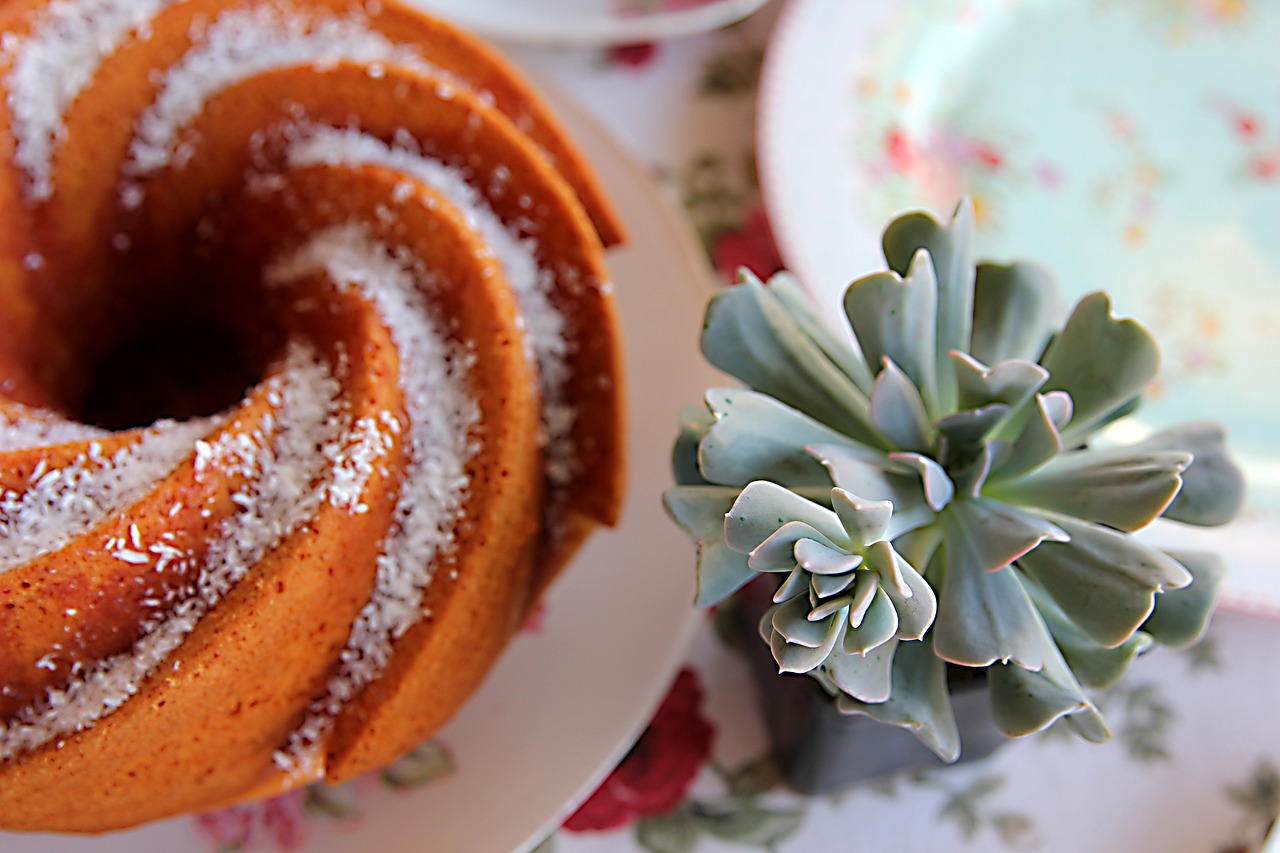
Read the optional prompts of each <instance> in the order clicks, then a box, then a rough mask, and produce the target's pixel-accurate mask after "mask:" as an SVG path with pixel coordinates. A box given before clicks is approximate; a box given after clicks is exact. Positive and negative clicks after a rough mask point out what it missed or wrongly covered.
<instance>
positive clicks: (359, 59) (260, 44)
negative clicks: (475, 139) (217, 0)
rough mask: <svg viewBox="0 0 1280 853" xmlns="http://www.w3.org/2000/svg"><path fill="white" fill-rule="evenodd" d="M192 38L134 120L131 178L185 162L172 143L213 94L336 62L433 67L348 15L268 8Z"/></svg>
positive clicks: (133, 192)
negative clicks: (277, 74) (250, 81)
mask: <svg viewBox="0 0 1280 853" xmlns="http://www.w3.org/2000/svg"><path fill="white" fill-rule="evenodd" d="M192 37H193V40H194V41H195V45H194V46H193V47H192V48H191V49H190V50H188V51H187V53H186V54H185V55H184V56H183V57H182V59H181V60H179V61H178V62H177V63H175V64H174V65H173V66H171V67H170V68H169V69H168V70H167V71H166V72H165V73H164V77H163V81H162V83H161V86H160V92H159V94H158V95H157V96H156V100H155V103H153V104H152V105H151V106H150V107H149V108H148V109H147V111H146V112H145V113H143V114H142V116H141V117H139V119H138V122H137V125H136V128H135V136H134V140H133V142H132V144H131V145H130V148H129V160H128V161H127V162H126V163H125V165H124V170H125V174H126V175H128V176H129V177H131V178H133V179H138V178H142V177H144V176H146V175H148V174H150V173H152V172H154V171H156V170H158V169H161V168H164V167H165V166H168V165H169V164H170V163H173V162H179V163H181V162H182V161H183V159H184V157H185V156H188V155H187V154H186V153H185V152H184V150H183V148H182V146H180V145H179V137H180V134H181V131H182V129H183V128H185V127H186V126H187V125H188V124H190V123H191V121H192V120H193V119H195V117H196V116H198V115H199V114H200V112H201V111H202V110H203V109H204V106H205V104H206V103H207V102H208V101H209V100H210V99H211V98H212V97H214V96H215V95H217V94H218V93H219V92H222V91H224V90H225V89H227V88H229V87H231V86H233V85H235V84H237V83H241V82H243V81H245V80H248V79H250V78H252V77H254V76H256V75H259V74H262V73H264V72H268V71H273V70H277V69H281V68H292V67H296V66H301V65H311V66H314V67H316V68H319V69H324V68H326V67H332V66H334V65H336V64H337V63H339V62H343V61H347V62H354V63H359V64H366V65H367V64H370V63H395V64H398V65H401V66H404V67H408V68H413V69H418V70H423V71H427V70H431V69H432V67H433V66H431V65H430V64H429V63H428V62H426V61H425V60H424V59H422V57H421V56H420V55H419V54H418V53H417V52H415V51H414V50H413V49H411V48H408V47H404V46H400V45H396V44H394V43H392V42H391V41H389V40H388V39H387V38H386V37H384V36H383V35H382V34H381V33H378V32H376V31H374V30H371V29H369V28H368V23H367V20H366V19H364V18H363V17H360V16H358V15H357V14H356V13H354V12H353V13H352V14H350V15H348V16H346V17H341V18H338V17H313V16H311V15H310V14H307V13H305V12H303V11H301V10H296V9H280V8H274V7H270V6H257V7H254V8H249V9H236V10H232V11H230V12H226V13H224V14H222V15H220V16H219V17H218V18H217V19H215V20H214V21H213V23H211V24H209V25H208V26H207V27H206V28H204V29H202V30H200V31H197V32H193V33H192ZM141 200H142V193H141V191H140V188H139V187H138V185H137V184H136V183H130V182H128V181H126V183H125V186H124V188H123V189H122V195H121V202H122V204H124V205H125V206H126V207H136V206H137V205H138V204H140V203H141Z"/></svg>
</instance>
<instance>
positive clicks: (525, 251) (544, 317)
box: [286, 124, 578, 486]
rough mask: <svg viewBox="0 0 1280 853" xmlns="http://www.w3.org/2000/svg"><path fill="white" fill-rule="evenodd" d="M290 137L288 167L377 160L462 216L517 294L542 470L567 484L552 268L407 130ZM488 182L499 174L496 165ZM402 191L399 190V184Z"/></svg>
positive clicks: (322, 130) (567, 428) (570, 415)
mask: <svg viewBox="0 0 1280 853" xmlns="http://www.w3.org/2000/svg"><path fill="white" fill-rule="evenodd" d="M288 136H289V137H290V143H289V148H288V152H287V155H286V156H287V162H288V165H289V166H290V167H291V168H295V169H298V168H305V167H307V166H316V165H327V166H356V165H373V166H381V167H383V168H386V169H390V170H392V171H395V172H399V173H401V174H404V175H407V176H409V177H411V178H414V179H415V180H417V181H420V182H421V183H423V184H425V185H426V186H428V187H430V188H431V189H433V190H435V191H436V192H437V193H439V194H440V195H441V196H443V197H444V198H445V199H446V200H448V201H449V203H450V204H452V205H453V206H454V207H455V208H457V210H458V212H459V213H461V214H462V216H463V219H464V221H465V222H466V224H467V226H468V227H469V228H470V229H471V230H472V231H474V232H475V233H476V234H477V235H478V236H479V237H480V239H481V241H482V242H483V243H484V244H485V245H486V246H488V247H489V248H490V249H491V250H492V252H493V255H494V257H495V258H496V259H497V261H498V263H499V265H500V266H501V267H502V272H503V275H504V276H505V277H506V279H507V283H508V284H509V285H510V287H511V290H512V292H513V293H514V294H515V296H516V301H517V303H518V305H519V309H520V315H521V318H522V320H523V323H524V329H525V332H526V333H527V334H526V335H525V347H526V355H527V356H528V357H529V358H530V360H531V363H532V364H533V365H534V366H535V368H536V369H537V372H538V377H539V385H540V391H541V393H542V401H543V427H544V438H545V441H546V448H545V450H546V453H545V459H546V473H547V477H548V479H549V480H550V481H551V483H552V484H553V485H556V486H563V485H565V484H567V483H568V482H569V481H570V480H571V479H572V478H573V476H574V474H575V473H576V471H577V458H578V454H577V449H576V446H575V444H574V441H573V427H574V423H575V422H576V420H577V412H576V411H575V409H574V408H573V407H572V406H571V405H570V404H569V403H568V402H567V400H566V386H567V384H568V380H569V365H568V358H569V355H570V354H569V343H568V341H569V338H568V336H567V335H566V334H565V318H564V315H563V314H562V313H561V312H560V311H558V310H557V309H556V307H555V305H554V304H552V301H551V295H550V294H551V288H552V286H553V284H554V282H555V277H554V274H553V273H552V272H551V271H550V270H546V269H542V268H540V267H539V266H538V260H537V251H538V246H537V243H536V241H534V240H533V239H532V238H528V237H525V238H521V237H520V236H519V235H517V234H515V233H513V232H512V231H511V230H510V229H508V228H507V226H506V225H505V224H503V222H502V220H501V218H500V217H499V216H498V214H497V213H495V212H494V210H493V208H492V206H491V205H490V204H489V202H488V200H487V199H486V198H485V197H484V195H483V194H481V193H480V192H479V191H478V190H476V188H475V187H473V186H472V185H471V184H470V183H469V182H468V181H467V179H466V176H465V175H464V174H463V173H462V171H461V170H459V169H457V168H454V167H452V166H449V165H447V164H445V163H442V162H440V161H439V160H435V159H432V158H430V157H426V156H424V155H423V154H422V153H421V151H420V150H419V149H418V146H417V142H416V141H415V140H414V139H413V138H412V136H410V135H409V134H407V133H401V134H397V136H396V139H395V141H394V144H390V145H389V144H387V143H386V142H384V141H383V140H381V139H379V138H378V137H376V136H372V135H370V134H367V133H363V132H361V131H359V130H355V129H351V128H342V129H339V128H333V127H326V126H323V125H314V124H303V125H297V126H295V127H293V128H291V129H289V131H288ZM494 180H498V181H501V180H505V176H504V175H503V173H502V170H501V169H500V170H498V171H497V172H496V173H495V175H494ZM406 187H407V188H408V189H405V188H406ZM411 190H412V185H411V184H410V183H409V182H402V183H400V184H397V185H396V187H395V189H394V191H393V198H396V199H397V200H400V201H403V200H405V199H407V197H408V196H407V193H409V192H411Z"/></svg>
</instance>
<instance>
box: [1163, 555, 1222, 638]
mask: <svg viewBox="0 0 1280 853" xmlns="http://www.w3.org/2000/svg"><path fill="white" fill-rule="evenodd" d="M1169 556H1170V557H1172V558H1173V559H1175V560H1177V561H1178V562H1179V563H1181V564H1182V566H1183V567H1184V568H1186V570H1187V571H1188V572H1190V573H1191V576H1192V578H1193V580H1192V581H1191V583H1190V584H1189V585H1187V586H1185V587H1183V588H1182V589H1170V590H1165V591H1164V592H1162V593H1160V594H1159V595H1157V596H1156V600H1155V611H1154V612H1153V613H1152V614H1151V616H1150V617H1148V619H1147V621H1146V622H1144V623H1142V630H1143V631H1145V632H1147V633H1149V634H1151V636H1153V637H1155V639H1156V640H1157V641H1158V642H1160V643H1163V644H1164V645H1166V646H1173V647H1175V648H1186V647H1187V646H1191V645H1194V644H1195V643H1197V642H1199V640H1200V638H1201V637H1203V636H1204V632H1205V631H1206V630H1207V629H1208V627H1209V617H1210V616H1211V615H1212V614H1213V607H1214V604H1215V603H1216V602H1217V600H1218V589H1219V587H1220V586H1221V585H1222V579H1223V577H1224V576H1225V575H1226V574H1227V564H1226V563H1225V562H1224V561H1223V560H1222V558H1221V557H1220V556H1218V555H1217V554H1208V553H1204V552H1198V551H1170V552H1169Z"/></svg>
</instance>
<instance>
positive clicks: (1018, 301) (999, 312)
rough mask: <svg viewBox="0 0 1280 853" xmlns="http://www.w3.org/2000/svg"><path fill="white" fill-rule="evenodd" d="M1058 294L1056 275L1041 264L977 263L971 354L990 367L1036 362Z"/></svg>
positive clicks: (1019, 262) (1047, 336)
mask: <svg viewBox="0 0 1280 853" xmlns="http://www.w3.org/2000/svg"><path fill="white" fill-rule="evenodd" d="M1053 292H1054V286H1053V276H1052V274H1051V273H1050V272H1049V271H1048V270H1046V269H1044V268H1043V267H1040V266H1038V265H1036V264H1030V263H1026V262H1022V261H1018V262H1015V263H1013V264H1010V265H1008V266H1004V265H999V264H991V263H982V264H978V268H977V274H976V277H975V280H974V286H973V342H972V344H971V345H970V347H969V352H970V353H972V355H973V357H974V358H976V359H978V360H979V361H982V362H984V363H986V364H997V363H999V362H1001V361H1004V360H1006V359H1011V358H1018V359H1028V360H1030V361H1035V360H1036V359H1037V358H1039V357H1040V353H1041V352H1042V351H1043V350H1044V346H1045V343H1046V342H1047V341H1048V340H1049V334H1050V331H1051V325H1050V324H1051V320H1052V314H1053V307H1054V305H1053Z"/></svg>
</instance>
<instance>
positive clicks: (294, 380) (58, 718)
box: [0, 344, 341, 761]
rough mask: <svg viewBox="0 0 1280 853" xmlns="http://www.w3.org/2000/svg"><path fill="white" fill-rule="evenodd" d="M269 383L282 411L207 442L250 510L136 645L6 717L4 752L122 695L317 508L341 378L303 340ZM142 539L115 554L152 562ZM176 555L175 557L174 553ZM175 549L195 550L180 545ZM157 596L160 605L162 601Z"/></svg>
mask: <svg viewBox="0 0 1280 853" xmlns="http://www.w3.org/2000/svg"><path fill="white" fill-rule="evenodd" d="M267 385H268V388H269V390H272V391H275V392H277V393H279V394H280V398H281V406H280V408H279V410H278V411H277V412H275V413H274V414H270V415H267V416H265V417H264V418H263V419H262V421H261V422H260V423H259V424H258V425H257V426H256V427H255V428H254V429H253V431H252V432H250V433H242V432H226V433H223V434H222V435H220V436H218V437H217V438H216V439H214V440H212V441H210V442H208V446H209V451H210V455H211V456H212V458H214V459H215V460H217V464H219V465H222V466H225V469H226V470H229V471H234V472H236V473H238V474H241V475H243V476H244V477H245V478H246V479H245V483H244V485H243V486H242V487H241V490H240V492H239V495H240V496H241V497H242V498H244V500H242V501H237V502H238V503H241V504H242V505H243V506H244V511H243V512H240V513H237V514H236V515H234V516H231V517H230V518H228V519H226V520H225V521H224V522H223V523H222V524H221V525H220V527H219V530H218V531H217V533H216V535H215V537H214V538H213V540H212V541H211V542H210V544H209V547H208V550H207V552H206V554H205V557H204V559H203V565H202V566H201V567H200V569H199V573H198V575H197V578H196V580H195V582H194V585H193V589H192V590H191V591H190V594H189V595H188V596H187V597H185V598H183V599H182V600H181V601H178V602H177V603H176V604H174V605H173V606H172V608H171V609H170V610H169V611H168V612H167V613H165V614H164V615H162V616H160V617H158V618H157V619H156V621H155V622H153V623H151V624H148V625H146V626H144V634H143V636H142V638H141V639H140V640H139V641H138V642H137V643H136V644H135V645H134V648H133V649H132V650H131V651H129V652H127V653H124V654H120V655H115V656H113V657H110V658H107V659H105V660H102V661H99V662H98V663H97V664H95V665H93V666H91V667H88V668H87V669H85V670H82V671H81V672H79V673H78V675H77V677H76V678H75V679H74V680H72V681H71V682H70V683H69V684H68V685H66V686H65V687H61V688H57V689H53V690H50V691H48V692H47V693H46V694H45V696H43V697H42V698H41V699H39V700H38V701H36V702H35V703H33V704H31V705H28V706H27V707H26V708H24V709H22V710H21V711H19V712H18V713H17V714H16V715H14V716H13V717H12V718H11V719H10V720H9V722H8V723H6V724H3V725H0V761H3V760H5V759H8V758H10V757H12V756H14V755H17V754H19V753H21V752H23V751H26V750H29V749H33V748H35V747H37V746H40V745H41V744H43V743H47V742H48V741H50V740H52V739H54V738H56V737H60V736H63V735H67V734H70V733H72V732H76V731H80V730H83V729H85V728H88V727H90V726H92V725H93V724H94V723H95V722H97V721H98V720H100V719H102V718H103V717H105V716H107V715H108V714H110V713H111V712H112V711H114V710H115V709H117V708H119V707H120V706H121V705H123V704H124V703H125V702H126V701H127V700H128V699H129V697H130V696H133V695H134V694H135V693H137V692H138V690H139V689H140V688H141V686H142V684H143V682H144V681H145V680H146V679H147V677H148V676H149V675H150V674H151V673H153V672H154V671H155V670H156V669H157V668H158V667H159V666H160V665H161V664H162V663H164V661H165V659H166V658H167V657H168V656H169V654H170V653H172V652H173V651H174V650H175V649H176V648H178V647H179V646H180V645H181V644H182V642H183V640H184V639H185V638H186V637H187V635H189V634H190V633H191V631H192V630H194V629H195V626H196V624H197V623H198V622H199V620H200V618H201V617H202V616H204V614H205V613H207V612H208V611H209V610H210V609H211V608H212V607H214V605H216V604H217V602H218V601H219V600H220V599H221V598H222V597H223V596H224V595H225V594H226V593H227V592H228V591H229V590H230V589H231V588H232V587H233V586H235V584H236V583H237V582H238V581H239V580H240V579H241V578H243V577H244V576H245V574H247V573H248V571H249V569H250V568H251V567H252V566H254V565H256V564H257V563H258V562H259V561H260V560H261V559H262V557H263V556H264V555H265V554H266V553H267V552H268V551H269V550H270V549H271V548H273V547H274V546H275V545H276V543H278V542H280V541H281V540H282V539H283V538H284V537H285V536H287V535H288V534H289V533H290V532H292V531H293V530H295V529H297V528H298V527H299V526H300V525H301V524H303V523H304V522H305V521H306V520H307V519H309V518H311V517H312V516H313V515H314V514H315V510H316V508H317V507H318V506H319V502H320V500H321V494H322V490H321V489H318V488H316V487H315V486H314V483H316V482H317V480H318V479H319V478H320V476H321V474H322V468H323V464H324V454H323V453H316V445H317V443H319V444H321V445H322V446H324V445H327V444H329V443H332V442H335V441H338V440H340V436H339V435H338V431H339V430H340V428H341V423H340V422H341V418H340V416H339V413H338V411H337V398H338V394H339V392H340V388H339V386H338V383H337V382H336V381H335V380H334V379H333V377H332V376H331V375H330V374H329V371H328V369H327V367H326V366H325V365H324V363H323V362H322V361H320V360H319V358H318V357H317V355H316V354H315V352H314V351H312V350H311V349H310V348H308V347H306V346H303V345H301V344H294V345H292V346H291V347H290V350H289V353H288V355H287V357H286V362H285V366H284V369H283V370H282V371H281V372H280V373H279V374H277V375H275V376H273V377H271V378H270V379H268V380H267ZM277 423H279V424H280V427H279V428H277V426H276V424H277ZM130 538H133V537H132V536H131V537H130ZM109 544H112V543H109ZM114 544H116V545H119V546H123V545H124V544H126V543H122V542H120V541H119V540H116V542H115V543H114ZM128 544H132V543H128ZM139 544H140V545H141V546H142V550H139V551H136V552H135V551H133V550H132V549H129V548H123V547H121V548H120V550H119V551H117V553H116V556H117V557H118V558H120V559H124V560H125V561H126V562H129V563H135V561H136V560H137V559H139V558H140V559H141V560H142V561H143V562H150V560H151V556H152V553H153V552H151V547H152V544H153V543H143V542H140V543H139ZM173 550H175V551H177V550H178V549H173ZM144 551H145V552H146V553H144ZM135 554H136V555H138V556H137V557H135ZM157 556H162V555H157ZM168 556H169V558H170V560H172V559H173V558H174V556H175V555H173V554H169V555H168ZM176 556H177V557H178V558H179V559H189V558H190V556H189V555H187V554H185V553H183V552H181V551H179V552H178V554H177V555H176ZM135 564H139V565H140V564H141V563H135ZM153 603H154V606H157V607H158V606H160V605H161V604H162V603H163V602H160V601H158V600H153ZM175 668H176V664H175Z"/></svg>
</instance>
